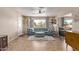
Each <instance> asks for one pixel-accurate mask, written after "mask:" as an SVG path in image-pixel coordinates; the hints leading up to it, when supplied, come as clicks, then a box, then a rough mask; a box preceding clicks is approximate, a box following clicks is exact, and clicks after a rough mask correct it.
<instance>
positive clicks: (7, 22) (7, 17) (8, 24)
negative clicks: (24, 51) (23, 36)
mask: <svg viewBox="0 0 79 59" xmlns="http://www.w3.org/2000/svg"><path fill="white" fill-rule="evenodd" d="M19 17H20V16H19ZM18 20H19V19H18V13H17V11H14V9H12V8H0V35H1V34H6V35H8V37H9V41H11V40H13V39H15V38H16V37H17V36H18V32H19V33H21V31H18V22H17V21H18Z"/></svg>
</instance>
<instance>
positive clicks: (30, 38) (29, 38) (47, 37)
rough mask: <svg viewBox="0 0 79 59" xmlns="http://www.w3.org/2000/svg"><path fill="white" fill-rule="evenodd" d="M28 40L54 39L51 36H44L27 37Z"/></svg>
mask: <svg viewBox="0 0 79 59" xmlns="http://www.w3.org/2000/svg"><path fill="white" fill-rule="evenodd" d="M28 40H55V38H54V37H52V36H44V37H36V36H29V37H28Z"/></svg>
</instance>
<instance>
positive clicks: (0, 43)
mask: <svg viewBox="0 0 79 59" xmlns="http://www.w3.org/2000/svg"><path fill="white" fill-rule="evenodd" d="M6 47H8V37H7V36H6V35H0V50H3V49H4V48H6Z"/></svg>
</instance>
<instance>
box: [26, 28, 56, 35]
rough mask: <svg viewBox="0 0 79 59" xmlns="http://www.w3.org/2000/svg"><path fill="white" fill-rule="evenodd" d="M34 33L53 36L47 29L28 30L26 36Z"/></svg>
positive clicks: (52, 32)
mask: <svg viewBox="0 0 79 59" xmlns="http://www.w3.org/2000/svg"><path fill="white" fill-rule="evenodd" d="M35 32H44V34H45V35H48V36H53V34H54V31H51V30H49V29H47V28H34V29H33V28H30V29H28V32H27V33H28V35H35Z"/></svg>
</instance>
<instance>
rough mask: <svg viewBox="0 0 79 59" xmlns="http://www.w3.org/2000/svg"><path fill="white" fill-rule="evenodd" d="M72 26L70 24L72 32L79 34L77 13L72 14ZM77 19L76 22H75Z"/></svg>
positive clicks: (78, 16) (78, 14) (78, 15)
mask: <svg viewBox="0 0 79 59" xmlns="http://www.w3.org/2000/svg"><path fill="white" fill-rule="evenodd" d="M73 19H74V20H73V24H72V27H73V28H72V31H78V32H79V13H78V12H75V13H73ZM76 19H78V21H76Z"/></svg>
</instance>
